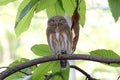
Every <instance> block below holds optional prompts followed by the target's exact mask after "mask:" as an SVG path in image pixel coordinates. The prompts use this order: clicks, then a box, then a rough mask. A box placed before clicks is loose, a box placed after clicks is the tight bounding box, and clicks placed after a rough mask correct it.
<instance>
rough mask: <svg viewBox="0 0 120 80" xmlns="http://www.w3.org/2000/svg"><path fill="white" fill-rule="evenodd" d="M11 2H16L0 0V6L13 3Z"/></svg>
mask: <svg viewBox="0 0 120 80" xmlns="http://www.w3.org/2000/svg"><path fill="white" fill-rule="evenodd" d="M13 1H16V0H0V5H6V4H8V3H10V2H13Z"/></svg>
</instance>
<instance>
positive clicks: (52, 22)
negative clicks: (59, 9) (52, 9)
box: [48, 16, 67, 27]
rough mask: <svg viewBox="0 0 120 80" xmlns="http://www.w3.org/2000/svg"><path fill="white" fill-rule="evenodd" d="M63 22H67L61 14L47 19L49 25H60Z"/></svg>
mask: <svg viewBox="0 0 120 80" xmlns="http://www.w3.org/2000/svg"><path fill="white" fill-rule="evenodd" d="M64 24H67V21H66V19H65V18H64V17H62V16H53V17H51V18H50V19H49V20H48V25H49V26H54V27H55V26H62V25H64Z"/></svg>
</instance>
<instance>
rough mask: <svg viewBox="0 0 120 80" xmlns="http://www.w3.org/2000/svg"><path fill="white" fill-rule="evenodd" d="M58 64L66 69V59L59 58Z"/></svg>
mask: <svg viewBox="0 0 120 80" xmlns="http://www.w3.org/2000/svg"><path fill="white" fill-rule="evenodd" d="M60 66H61V69H63V70H64V69H66V66H67V60H60Z"/></svg>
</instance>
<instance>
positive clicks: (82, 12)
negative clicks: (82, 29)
mask: <svg viewBox="0 0 120 80" xmlns="http://www.w3.org/2000/svg"><path fill="white" fill-rule="evenodd" d="M78 12H79V14H80V21H79V22H80V24H81V26H84V24H85V19H86V18H85V16H86V4H85V0H81V3H80V4H79V10H78Z"/></svg>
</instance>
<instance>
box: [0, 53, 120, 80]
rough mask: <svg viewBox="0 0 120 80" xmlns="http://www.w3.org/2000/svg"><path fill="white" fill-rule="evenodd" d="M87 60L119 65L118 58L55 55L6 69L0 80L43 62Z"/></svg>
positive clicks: (0, 74)
mask: <svg viewBox="0 0 120 80" xmlns="http://www.w3.org/2000/svg"><path fill="white" fill-rule="evenodd" d="M63 59H66V60H89V61H95V62H102V63H107V64H110V63H117V64H120V58H105V57H98V56H92V55H87V54H71V55H70V54H66V55H64V56H60V57H59V58H57V57H56V56H55V55H52V56H46V57H42V58H37V59H33V60H30V61H27V62H24V63H22V64H19V65H16V66H14V67H11V68H8V69H6V70H5V71H3V72H1V73H0V80H3V79H5V78H6V77H8V76H9V75H11V74H13V73H15V72H17V71H20V70H22V69H24V68H27V67H30V66H33V65H36V64H40V63H44V62H49V61H55V60H63Z"/></svg>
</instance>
